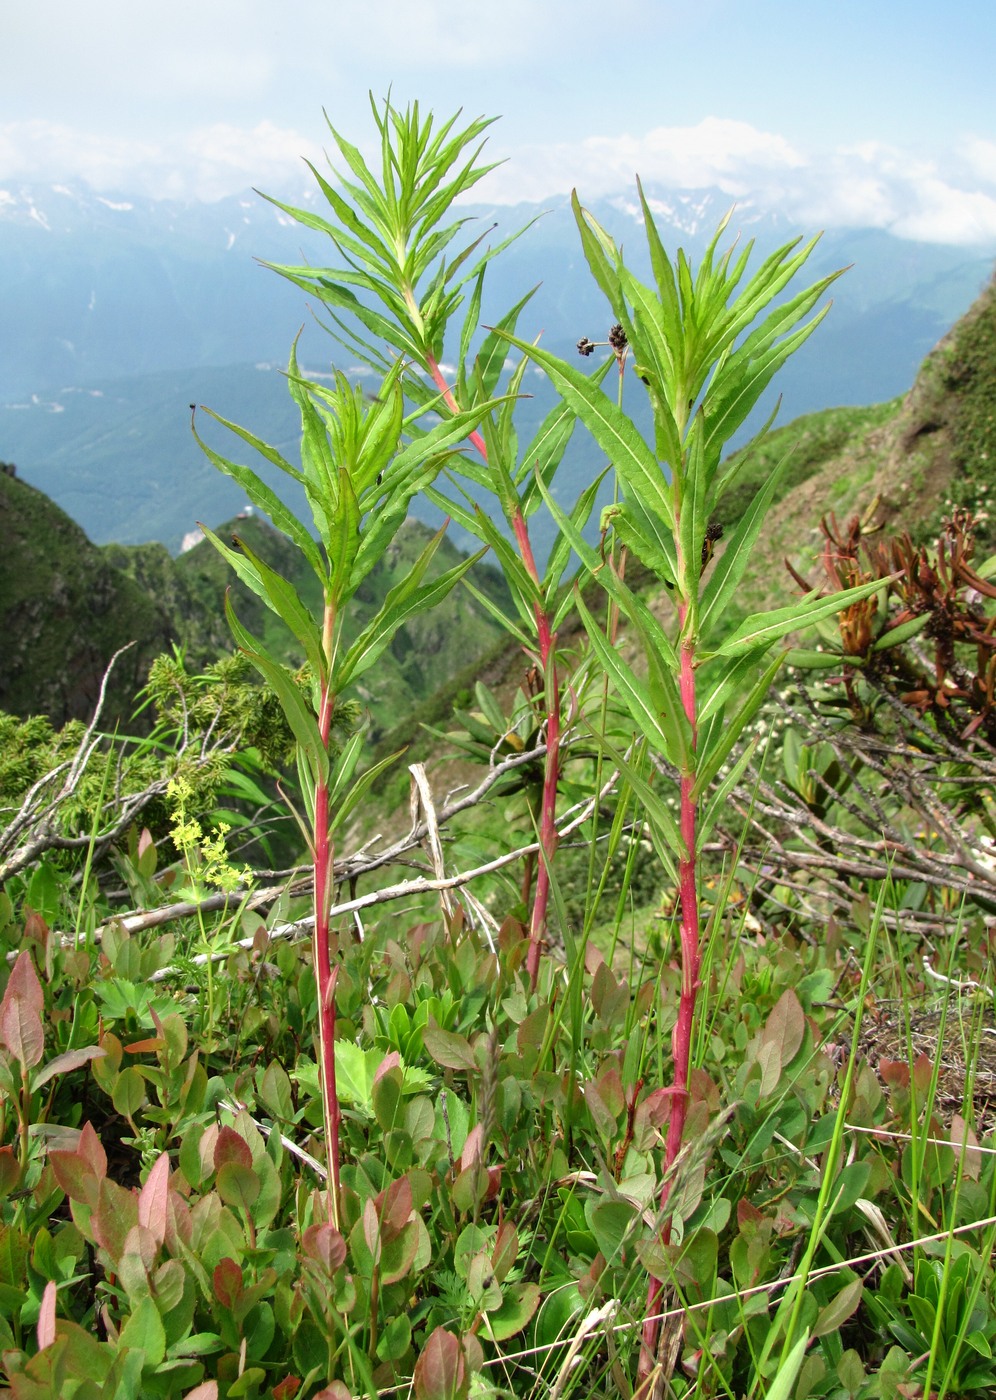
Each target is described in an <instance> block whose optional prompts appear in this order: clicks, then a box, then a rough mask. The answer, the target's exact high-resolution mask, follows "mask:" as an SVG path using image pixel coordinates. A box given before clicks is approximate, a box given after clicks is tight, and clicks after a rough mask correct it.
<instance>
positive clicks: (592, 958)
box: [584, 942, 605, 977]
mask: <svg viewBox="0 0 996 1400" xmlns="http://www.w3.org/2000/svg"><path fill="white" fill-rule="evenodd" d="M604 965H605V955H604V954H603V953H602V952H601V950H600V949H598V948H596V947H595V945H594V943H591V942H588V943H586V944H585V949H584V970H585V972H587V973H589V974H590V976H592V977H594V975H595V973H596V972H597V971H598V969H599V968H600V967H603V966H604Z"/></svg>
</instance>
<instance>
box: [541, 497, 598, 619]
mask: <svg viewBox="0 0 996 1400" xmlns="http://www.w3.org/2000/svg"><path fill="white" fill-rule="evenodd" d="M601 484H602V478H601V477H600V476H598V477H596V478H595V480H594V481H593V482H592V483H591V485H590V486H589V487H587V488H586V490H584V491H582V492H581V495H580V496H579V497H578V499H577V502H576V504H575V506H574V509H573V510H572V511H571V516H570V519H571V525H572V526H573V528H574V529H575V530H576V531H577V532H578V533H580V532H581V531H582V530H583V529H584V527H585V525H587V523H588V517H589V516H590V515H591V510H592V506H593V505H594V504H595V497H596V495H597V494H598V488H599V487H600V486H601ZM571 548H572V547H571V542H570V540H569V539H568V537H567V536H566V535H565V534H563V532H561V534H560V535H559V536H558V537H557V539H556V541H555V542H554V546H553V549H552V550H551V552H550V557H549V559H548V560H547V564H546V569H545V570H544V572H543V603H544V607H545V608H546V610H547V612H550V611H552V609H553V608H554V606H555V604H556V601H557V594H558V591H559V589H560V585H561V580H562V578H563V576H564V570H565V569H566V568H567V566H568V564H569V563H570V559H571Z"/></svg>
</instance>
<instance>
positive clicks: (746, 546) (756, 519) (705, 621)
mask: <svg viewBox="0 0 996 1400" xmlns="http://www.w3.org/2000/svg"><path fill="white" fill-rule="evenodd" d="M788 462H789V454H788V453H786V455H785V456H784V457H783V458H782V460H781V461H780V462H779V463H778V465H777V466H776V467H775V469H774V470H773V471H772V472H770V473H769V475H768V479H767V481H766V482H765V483H764V485H763V486H762V487H761V489H760V490H759V491H758V492H756V494H755V496H754V498H753V500H752V501H751V503H750V505H749V506H748V507H747V509H746V510H745V511H744V513H743V515H742V516H741V517H740V519H739V520H738V521H737V525H736V528H735V529H734V531H733V533H732V535H731V536H730V538H729V540H728V541H727V542H726V546H725V548H724V549H723V550H722V551H721V553H720V555H719V558H718V559H717V560H716V562H715V564H714V566H713V571H712V573H711V574H710V576H709V580H708V582H707V583H706V586H705V589H704V591H703V594H702V604H701V607H700V610H699V637H700V638H701V640H702V642H703V644H704V645H706V646H708V637H709V631H710V628H711V627H713V626H714V625H716V624H717V623H718V622H719V621H720V620H721V619H722V617H723V614H724V612H725V611H726V608H727V606H728V604H729V603H730V601H731V600H732V599H733V597H734V595H735V594H736V591H737V589H738V587H739V586H740V580H741V579H742V578H743V576H744V571H745V569H746V568H747V565H748V563H749V562H750V556H751V551H752V550H753V548H754V545H755V544H756V543H757V540H758V537H759V535H760V533H761V529H762V526H763V525H764V522H765V520H766V519H767V516H768V510H769V508H770V505H771V502H772V500H773V498H774V494H775V492H776V491H777V489H778V486H779V483H780V482H781V479H782V477H783V475H784V473H785V468H786V466H787V465H788Z"/></svg>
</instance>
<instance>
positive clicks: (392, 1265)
mask: <svg viewBox="0 0 996 1400" xmlns="http://www.w3.org/2000/svg"><path fill="white" fill-rule="evenodd" d="M421 1223H422V1222H421V1221H420V1220H409V1222H408V1224H407V1225H406V1226H405V1227H404V1229H403V1230H402V1231H401V1232H400V1233H399V1234H397V1235H394V1236H392V1238H391V1239H388V1238H387V1237H386V1236H385V1235H383V1234H382V1235H381V1254H380V1277H381V1282H382V1283H384V1284H389V1283H397V1282H398V1280H399V1279H403V1278H404V1277H405V1275H406V1274H407V1273H409V1272H410V1270H411V1267H412V1265H413V1264H414V1263H415V1257H416V1255H417V1254H418V1247H419V1239H420V1233H419V1227H420V1225H421Z"/></svg>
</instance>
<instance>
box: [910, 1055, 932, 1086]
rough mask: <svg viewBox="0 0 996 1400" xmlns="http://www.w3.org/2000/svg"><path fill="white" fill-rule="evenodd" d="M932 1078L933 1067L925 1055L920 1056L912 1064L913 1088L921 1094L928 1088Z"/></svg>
mask: <svg viewBox="0 0 996 1400" xmlns="http://www.w3.org/2000/svg"><path fill="white" fill-rule="evenodd" d="M933 1077H934V1065H933V1061H932V1060H930V1059H929V1058H928V1057H927V1055H925V1054H922V1053H921V1054H920V1055H918V1056H917V1057H916V1060H915V1061H914V1064H913V1087H914V1088H915V1089H918V1090H919V1091H920V1092H921V1093H923V1092H924V1091H925V1090H927V1089H929V1088H930V1081H931V1080H932V1079H933Z"/></svg>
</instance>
